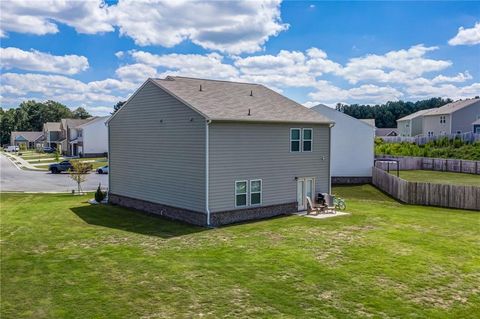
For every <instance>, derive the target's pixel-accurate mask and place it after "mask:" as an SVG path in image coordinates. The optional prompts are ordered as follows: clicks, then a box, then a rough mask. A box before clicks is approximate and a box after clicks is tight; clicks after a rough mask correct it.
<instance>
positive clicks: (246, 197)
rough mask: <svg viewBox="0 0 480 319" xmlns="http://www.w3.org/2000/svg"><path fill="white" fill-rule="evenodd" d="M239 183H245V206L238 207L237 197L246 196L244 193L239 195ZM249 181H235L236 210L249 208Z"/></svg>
mask: <svg viewBox="0 0 480 319" xmlns="http://www.w3.org/2000/svg"><path fill="white" fill-rule="evenodd" d="M237 183H245V205H237V195H244V194H243V193H241V194H239V193H237ZM248 184H249V183H248V180H238V181H235V184H234V187H235V190H234V192H235V208H237V207H247V206H248V190H249V187H248Z"/></svg>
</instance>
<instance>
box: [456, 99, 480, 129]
mask: <svg viewBox="0 0 480 319" xmlns="http://www.w3.org/2000/svg"><path fill="white" fill-rule="evenodd" d="M478 116H480V101H479V102H477V103H473V104H472V105H469V106H467V107H464V108H463V109H461V110H458V111H456V112H454V113H453V114H452V132H451V133H452V134H455V133H456V132H457V131H460V132H462V133H466V132H471V130H472V123H473V122H474V121H475V120H477V118H478Z"/></svg>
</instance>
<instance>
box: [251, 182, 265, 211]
mask: <svg viewBox="0 0 480 319" xmlns="http://www.w3.org/2000/svg"><path fill="white" fill-rule="evenodd" d="M252 182H260V191H259V192H252ZM248 186H249V187H248V203H249V204H250V206H261V205H262V202H263V181H262V180H261V179H251V180H250V181H249V183H248ZM258 193H260V203H258V204H252V194H258Z"/></svg>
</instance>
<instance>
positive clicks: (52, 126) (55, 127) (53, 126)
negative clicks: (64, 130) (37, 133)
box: [43, 122, 60, 132]
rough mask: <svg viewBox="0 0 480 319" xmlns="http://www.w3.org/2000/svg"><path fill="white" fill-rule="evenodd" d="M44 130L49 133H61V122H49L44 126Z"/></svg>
mask: <svg viewBox="0 0 480 319" xmlns="http://www.w3.org/2000/svg"><path fill="white" fill-rule="evenodd" d="M43 129H44V130H47V131H52V132H54V131H60V122H47V123H45V124H43Z"/></svg>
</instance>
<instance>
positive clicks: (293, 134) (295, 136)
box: [290, 128, 300, 152]
mask: <svg viewBox="0 0 480 319" xmlns="http://www.w3.org/2000/svg"><path fill="white" fill-rule="evenodd" d="M290 151H291V152H300V129H299V128H292V129H291V130H290Z"/></svg>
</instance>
